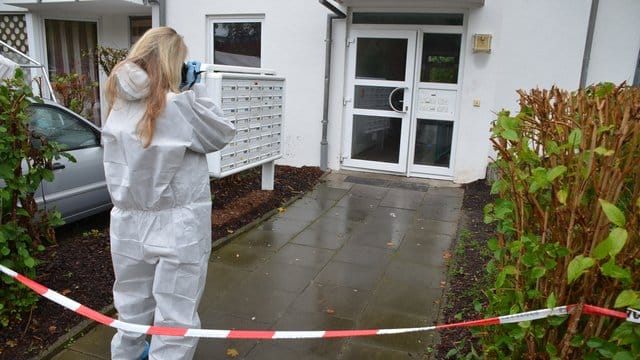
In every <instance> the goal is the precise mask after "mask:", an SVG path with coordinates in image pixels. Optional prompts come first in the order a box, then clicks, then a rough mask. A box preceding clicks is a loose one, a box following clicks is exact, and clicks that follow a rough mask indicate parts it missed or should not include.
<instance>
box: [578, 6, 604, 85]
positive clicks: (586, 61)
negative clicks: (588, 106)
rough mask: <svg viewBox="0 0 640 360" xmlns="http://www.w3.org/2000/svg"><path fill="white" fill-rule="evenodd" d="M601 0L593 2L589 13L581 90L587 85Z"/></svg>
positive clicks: (581, 73) (581, 74)
mask: <svg viewBox="0 0 640 360" xmlns="http://www.w3.org/2000/svg"><path fill="white" fill-rule="evenodd" d="M599 3H600V0H591V11H590V13H589V24H588V25H587V39H586V41H585V45H584V54H583V56H582V71H581V72H580V88H581V89H584V87H585V86H586V85H587V74H588V72H589V62H590V61H591V47H592V45H593V33H594V30H595V27H596V17H597V16H598V4H599Z"/></svg>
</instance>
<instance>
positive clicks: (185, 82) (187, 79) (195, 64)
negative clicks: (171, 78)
mask: <svg viewBox="0 0 640 360" xmlns="http://www.w3.org/2000/svg"><path fill="white" fill-rule="evenodd" d="M200 65H201V63H200V61H196V60H189V61H187V62H186V63H185V64H184V65H183V66H182V82H181V83H180V88H185V87H186V88H191V87H192V86H193V84H195V83H197V82H199V81H200V74H201V73H202V71H200Z"/></svg>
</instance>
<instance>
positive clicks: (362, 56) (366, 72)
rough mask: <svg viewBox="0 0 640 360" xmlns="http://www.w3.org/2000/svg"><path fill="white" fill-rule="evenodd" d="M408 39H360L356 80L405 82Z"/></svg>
mask: <svg viewBox="0 0 640 360" xmlns="http://www.w3.org/2000/svg"><path fill="white" fill-rule="evenodd" d="M407 46H408V41H407V39H378V38H358V50H357V54H356V78H357V79H376V80H397V81H404V79H405V70H406V64H407Z"/></svg>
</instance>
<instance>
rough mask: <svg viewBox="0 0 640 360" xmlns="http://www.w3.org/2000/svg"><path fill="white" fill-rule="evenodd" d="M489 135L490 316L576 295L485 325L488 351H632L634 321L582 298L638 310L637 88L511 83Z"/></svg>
mask: <svg viewBox="0 0 640 360" xmlns="http://www.w3.org/2000/svg"><path fill="white" fill-rule="evenodd" d="M519 95H520V107H521V108H520V112H519V113H518V114H516V115H511V114H509V113H508V112H502V113H500V114H499V116H498V119H497V120H496V122H495V126H494V128H493V136H492V139H491V140H492V142H493V145H494V148H495V149H496V151H497V154H498V158H497V159H496V161H495V163H494V166H495V169H496V171H497V174H498V180H497V181H496V182H495V183H494V184H493V186H492V192H493V193H495V194H497V195H498V196H499V199H497V200H496V201H495V202H494V203H493V204H490V205H488V206H487V208H486V221H487V222H491V223H494V224H495V225H496V227H497V236H496V237H495V238H494V239H492V240H490V241H489V247H490V249H491V251H492V252H493V260H492V262H491V263H490V265H489V269H490V275H489V276H491V277H492V278H494V279H495V283H494V284H493V289H492V291H490V292H488V297H489V305H488V307H487V308H486V311H485V315H486V316H495V315H502V314H509V313H518V312H523V311H529V310H535V309H543V308H550V307H554V306H558V305H566V304H577V305H578V306H577V307H576V308H575V311H574V312H573V313H572V314H570V315H569V316H564V317H553V318H549V319H547V320H538V321H533V322H522V323H519V324H513V325H504V326H495V327H485V328H483V329H482V330H481V331H482V332H483V333H484V334H485V335H484V336H483V337H482V343H483V353H484V356H485V357H486V358H518V359H519V358H526V359H602V358H604V359H634V358H637V355H638V354H639V353H640V327H639V326H638V325H637V324H631V323H630V322H624V321H623V320H620V319H614V318H610V317H602V316H590V315H585V314H583V313H582V305H584V304H589V305H596V306H600V307H604V308H610V309H613V308H615V309H618V310H621V311H625V309H626V308H627V307H631V308H636V309H638V308H640V291H639V290H640V266H639V265H640V89H638V88H633V87H628V86H625V85H624V84H622V85H620V86H614V85H612V84H600V85H595V86H591V87H589V88H587V89H584V90H580V91H577V92H568V91H563V90H560V89H557V88H552V89H550V90H540V89H536V90H531V91H529V92H523V91H520V92H519Z"/></svg>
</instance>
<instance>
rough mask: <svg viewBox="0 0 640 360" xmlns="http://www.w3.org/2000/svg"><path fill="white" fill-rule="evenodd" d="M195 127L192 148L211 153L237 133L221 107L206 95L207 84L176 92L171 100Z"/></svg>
mask: <svg viewBox="0 0 640 360" xmlns="http://www.w3.org/2000/svg"><path fill="white" fill-rule="evenodd" d="M170 101H171V102H172V103H173V104H174V105H175V106H176V108H177V109H178V112H179V113H180V115H181V116H182V117H183V118H184V119H185V120H186V121H187V122H188V123H189V124H190V125H191V127H192V129H193V133H192V141H191V146H189V149H190V150H193V151H195V152H199V153H210V152H214V151H218V150H220V149H222V148H223V147H225V145H227V143H229V141H231V140H232V139H233V137H234V135H235V127H234V126H233V124H232V123H231V122H230V121H229V120H227V119H226V118H225V117H224V115H223V113H222V111H221V110H220V108H219V107H218V106H217V105H216V104H215V103H214V102H213V100H212V99H210V98H208V97H207V96H206V90H205V86H204V85H203V84H195V85H194V87H193V88H192V90H188V91H184V92H182V93H180V94H176V95H175V96H173V97H172V98H171V100H170Z"/></svg>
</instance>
